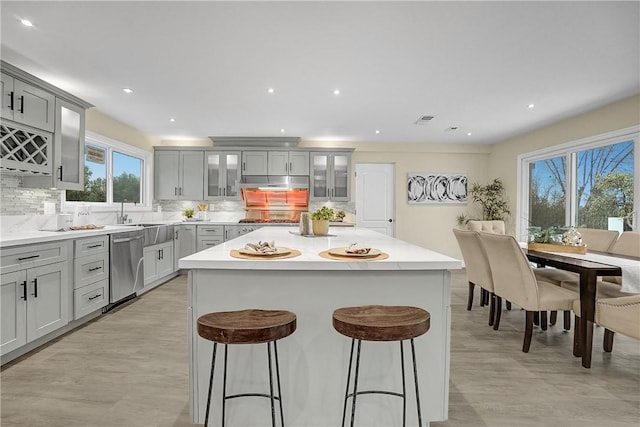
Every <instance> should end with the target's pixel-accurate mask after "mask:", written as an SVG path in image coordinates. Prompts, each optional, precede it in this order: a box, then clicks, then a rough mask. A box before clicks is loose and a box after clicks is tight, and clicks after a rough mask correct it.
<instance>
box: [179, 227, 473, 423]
mask: <svg viewBox="0 0 640 427" xmlns="http://www.w3.org/2000/svg"><path fill="white" fill-rule="evenodd" d="M294 233H297V227H274V228H263V229H261V230H258V231H255V232H253V233H250V234H247V235H244V236H241V237H239V238H237V239H234V240H231V241H228V242H226V243H224V244H221V245H219V246H215V247H212V248H210V249H207V250H204V251H201V252H198V253H196V254H193V255H190V256H188V257H185V258H182V259H181V260H180V263H179V265H180V268H186V269H190V272H189V328H190V330H189V343H190V401H191V415H192V419H193V421H194V422H199V423H202V422H203V420H204V412H205V406H206V398H207V390H208V380H209V371H210V365H211V350H212V346H213V344H212V343H211V342H209V341H206V340H204V339H202V338H200V337H199V336H198V333H197V328H196V321H197V319H198V317H199V316H201V315H203V314H205V313H208V312H212V311H228V310H239V309H245V308H260V309H283V310H290V311H292V312H294V313H296V315H297V317H298V322H297V323H298V327H297V330H296V332H295V333H294V334H293V335H291V336H289V337H287V338H285V339H283V340H281V341H279V342H278V353H279V357H280V372H281V381H282V394H283V402H284V410H285V424H286V425H288V426H292V427H325V426H337V425H340V421H341V417H342V404H343V397H344V389H345V385H346V372H347V367H348V359H349V350H350V346H351V340H350V339H349V338H347V337H344V336H342V335H340V334H339V333H338V332H336V331H335V330H334V329H333V326H332V313H333V311H334V310H335V309H336V308H339V307H346V306H355V305H367V304H387V305H413V306H418V307H421V308H424V309H425V310H427V311H429V313H430V314H431V329H430V330H429V331H428V332H427V333H426V334H425V335H423V336H421V337H418V338H417V339H416V340H415V345H416V352H417V358H418V375H419V381H420V399H421V404H422V414H423V420H428V421H442V420H446V419H447V413H448V395H449V339H450V309H449V293H450V273H449V270H455V269H460V268H461V262H460V261H459V260H456V259H453V258H450V257H447V256H445V255H441V254H438V253H436V252H433V251H430V250H427V249H424V248H421V247H418V246H415V245H412V244H410V243H407V242H403V241H401V240H398V239H394V238H390V237H387V236H385V235H383V234H380V233H377V232H373V231H370V230H365V229H359V228H355V229H351V228H331V229H330V231H329V233H330V235H329V236H326V237H303V236H299V235H296V234H294ZM265 240H267V241H268V240H273V241H275V244H276V246H284V247H287V248H291V249H297V250H299V251H300V252H301V255H300V256H297V257H294V258H286V259H273V260H268V259H259V260H247V259H238V258H234V257H232V256H231V255H230V251H231V250H233V249H239V248H242V247H244V245H245V244H246V243H257V242H258V241H265ZM354 242H357V243H358V245H359V246H367V247H373V248H377V249H379V250H380V251H382V252H384V253H386V254H388V255H389V257H388V258H386V259H381V260H377V261H361V260H350V259H348V260H345V261H343V260H331V259H326V258H323V257H321V256H320V255H319V253H320V252H323V251H326V250H328V249H331V248H337V247H345V246H349V245H350V244H352V243H354ZM264 347H265V346H264V345H257V346H230V348H229V355H230V363H229V373H228V384H227V387H228V393H229V394H235V393H243V392H258V393H260V392H265V390H266V391H268V387H269V385H268V376H267V366H266V365H267V358H266V349H265V348H264ZM409 355H410V352H408V351H406V352H405V358H407V360H406V369H407V381H408V383H407V384H408V385H407V390H408V391H407V393H408V398H407V425H416V424H417V414H416V408H415V395H414V393H413V391H412V390H413V388H412V387H410V386H409V385H410V384H412V379H411V376H412V374H411V366H412V365H411V361H410V360H409V359H408V358H409V357H410V356H409ZM399 357H400V354H399V348H398V344H397V343H395V344H393V343H391V344H390V343H370V342H364V343H363V345H362V359H361V371H360V376H359V380H358V381H359V386H358V388H359V389H360V390H366V389H369V390H371V389H378V390H379V389H387V390H393V391H400V390H401V387H402V385H401V380H400V378H401V377H400V363H399ZM218 362H219V363H218ZM216 365H217V366H216V377H215V379H214V382H215V386H214V387H215V389H214V400H213V401H212V411H213V415H212V417H213V419H214V420H219V416H220V410H221V403H220V396H221V388H222V381H221V379H222V375H221V372H222V368H221V367H222V360H218V361H217V362H216ZM269 411H270V410H269V399H260V398H252V399H233V400H230V401H228V402H227V422H228V423H229V425H242V426H258V425H264V423H265V419H267V420H268V419H269ZM401 419H402V400H401V399H399V398H397V397H394V396H388V395H365V396H362V397H360V398H358V406H357V412H356V420H357V424H358V425H366V426H389V425H400V423H401ZM216 422H217V421H216Z"/></svg>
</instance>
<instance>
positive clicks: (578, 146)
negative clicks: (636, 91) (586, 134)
mask: <svg viewBox="0 0 640 427" xmlns="http://www.w3.org/2000/svg"><path fill="white" fill-rule="evenodd" d="M638 135H639V134H638V127H637V126H635V127H633V128H629V129H624V130H621V131H617V132H611V133H609V134H605V135H599V136H597V137H593V138H588V139H585V140H580V141H574V142H571V143H568V144H563V145H560V146H555V147H549V148H547V149H543V150H540V151H537V152H534V153H528V154H524V155H521V156H519V169H520V172H519V181H520V185H519V191H518V211H519V212H520V214H519V221H518V224H517V227H518V230H519V235H520V236H525V235H526V228H527V227H528V226H539V227H542V228H547V227H551V226H563V225H574V226H577V227H588V228H598V229H614V230H618V231H623V230H631V229H636V230H637V229H638V224H637V223H635V222H636V221H637V220H638V216H637V212H638V205H639V203H640V200H639V199H640V196H639V191H640V188H639V187H640V185H639V184H638V171H639V170H640V166H639V161H638V156H639V151H640V149H639V145H638V144H639V142H638V141H639V137H638Z"/></svg>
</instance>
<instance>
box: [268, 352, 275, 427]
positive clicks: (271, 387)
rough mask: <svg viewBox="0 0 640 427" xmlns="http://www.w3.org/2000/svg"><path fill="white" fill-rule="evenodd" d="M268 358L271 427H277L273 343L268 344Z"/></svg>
mask: <svg viewBox="0 0 640 427" xmlns="http://www.w3.org/2000/svg"><path fill="white" fill-rule="evenodd" d="M267 357H268V358H269V400H270V401H271V426H272V427H276V407H275V402H274V399H273V370H272V369H271V343H270V342H268V343H267Z"/></svg>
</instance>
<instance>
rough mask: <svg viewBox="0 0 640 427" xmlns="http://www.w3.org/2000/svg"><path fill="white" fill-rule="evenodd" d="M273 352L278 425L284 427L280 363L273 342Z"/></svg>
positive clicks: (275, 345)
mask: <svg viewBox="0 0 640 427" xmlns="http://www.w3.org/2000/svg"><path fill="white" fill-rule="evenodd" d="M273 352H274V354H275V356H276V380H277V381H278V400H279V401H280V425H281V426H282V427H284V411H283V410H282V388H281V387H280V362H279V361H278V345H277V344H276V341H274V342H273Z"/></svg>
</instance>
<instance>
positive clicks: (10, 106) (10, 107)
mask: <svg viewBox="0 0 640 427" xmlns="http://www.w3.org/2000/svg"><path fill="white" fill-rule="evenodd" d="M9 99H10V100H11V101H10V103H9V109H10V110H11V111H13V91H11V93H10V94H9Z"/></svg>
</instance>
